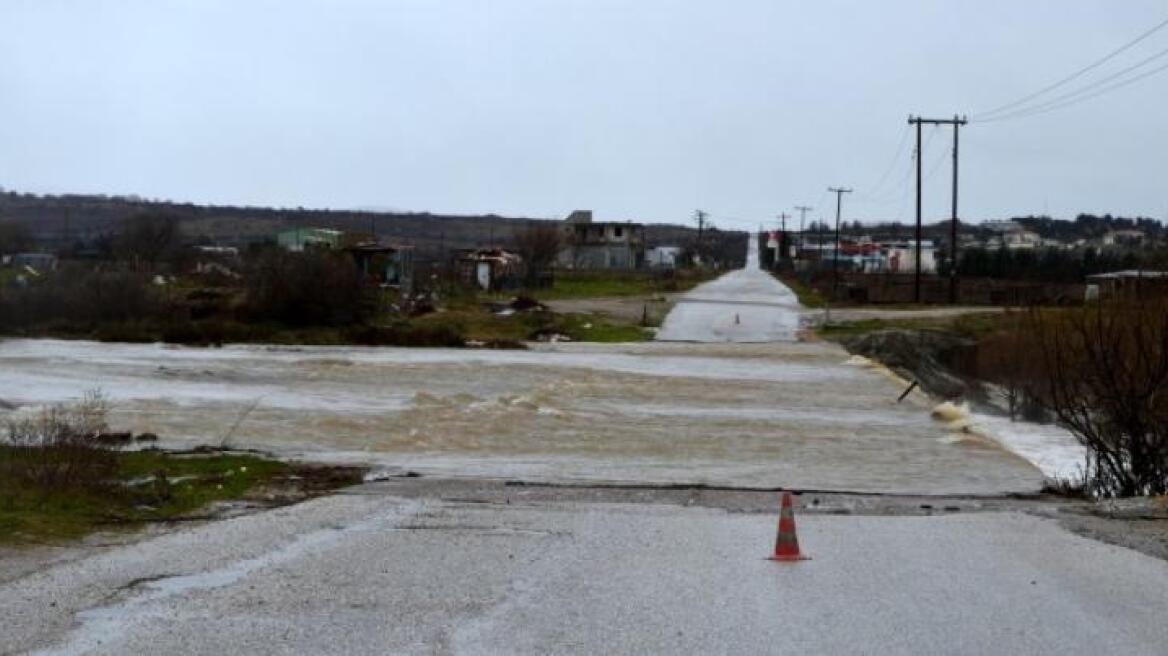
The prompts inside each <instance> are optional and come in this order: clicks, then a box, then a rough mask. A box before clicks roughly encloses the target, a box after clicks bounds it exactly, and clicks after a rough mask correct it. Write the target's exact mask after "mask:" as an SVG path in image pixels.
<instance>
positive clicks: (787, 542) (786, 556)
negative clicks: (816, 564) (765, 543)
mask: <svg viewBox="0 0 1168 656" xmlns="http://www.w3.org/2000/svg"><path fill="white" fill-rule="evenodd" d="M768 560H781V561H794V560H811V558H810V557H808V556H804V555H803V554H801V553H799V538H798V537H796V536H795V509H794V508H793V507H792V502H791V493H790V492H783V506H782V508H781V509H780V510H779V534H778V537H776V538H775V555H773V556H771V557H770V558H769V559H768Z"/></svg>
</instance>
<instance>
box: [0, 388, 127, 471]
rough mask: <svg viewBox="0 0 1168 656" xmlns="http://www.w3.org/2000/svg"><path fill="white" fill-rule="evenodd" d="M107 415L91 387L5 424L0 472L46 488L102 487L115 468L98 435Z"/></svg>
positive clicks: (106, 405)
mask: <svg viewBox="0 0 1168 656" xmlns="http://www.w3.org/2000/svg"><path fill="white" fill-rule="evenodd" d="M108 413H109V403H108V402H107V401H106V399H105V398H104V397H103V396H102V395H101V393H100V392H97V391H94V392H90V393H88V394H86V395H85V397H84V398H83V399H82V400H81V401H78V402H76V403H72V404H58V405H54V406H50V407H48V408H45V409H44V410H42V411H41V412H40V413H39V414H37V415H36V416H35V417H31V418H27V419H20V420H14V421H10V422H8V424H7V426H6V428H5V434H4V445H5V446H6V447H7V448H6V449H3V451H0V456H2V457H3V459H0V470H5V473H6V475H7V476H10V477H11V479H12V480H16V481H20V482H22V483H24V484H27V485H30V486H33V487H36V488H39V489H42V490H46V491H53V490H60V489H79V488H86V489H95V488H99V487H103V486H104V485H106V483H107V481H108V480H109V478H110V477H111V475H112V474H113V473H114V471H115V469H116V466H117V461H116V459H115V454H114V452H113V450H112V448H111V447H110V446H109V445H108V444H107V443H105V441H104V440H103V439H102V435H103V434H104V433H105V431H106V430H107V429H108V424H107V421H106V417H107V415H108Z"/></svg>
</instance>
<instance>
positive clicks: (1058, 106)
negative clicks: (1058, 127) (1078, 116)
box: [976, 50, 1168, 123]
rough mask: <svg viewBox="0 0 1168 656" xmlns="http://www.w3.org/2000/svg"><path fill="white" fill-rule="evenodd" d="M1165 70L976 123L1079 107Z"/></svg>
mask: <svg viewBox="0 0 1168 656" xmlns="http://www.w3.org/2000/svg"><path fill="white" fill-rule="evenodd" d="M1163 54H1168V50H1166V51H1164V53H1163ZM1164 70H1168V64H1162V65H1160V66H1157V67H1156V68H1153V69H1152V70H1150V71H1144V72H1143V73H1141V74H1139V75H1137V76H1135V77H1131V78H1128V79H1126V80H1122V81H1120V82H1116V83H1114V84H1110V85H1108V86H1105V87H1103V88H1102V89H1099V90H1098V91H1095V92H1094V93H1089V94H1087V95H1085V96H1082V95H1078V94H1077V93H1076V94H1069V95H1075V96H1077V97H1074V98H1071V99H1068V100H1065V101H1063V102H1058V101H1050V102H1047V103H1042V104H1040V105H1036V106H1034V107H1029V108H1026V109H1020V110H1018V111H1016V112H1010V113H1008V114H1004V115H1002V116H996V117H994V118H987V119H982V120H979V121H976V122H977V123H993V122H995V121H1005V120H1007V119H1014V118H1027V117H1030V116H1036V115H1038V114H1045V113H1047V112H1053V111H1055V110H1058V109H1063V108H1064V107H1070V106H1072V105H1077V104H1079V103H1081V102H1086V101H1088V100H1091V99H1092V98H1098V97H1099V96H1102V95H1104V94H1106V93H1110V92H1111V91H1115V90H1116V89H1120V88H1123V87H1126V86H1128V85H1129V84H1135V83H1136V82H1139V81H1140V80H1143V79H1146V78H1149V77H1151V76H1153V75H1155V74H1157V73H1160V72H1162V71H1164ZM1111 79H1114V78H1111ZM1105 81H1106V80H1105ZM1087 90H1088V89H1086V88H1085V89H1083V90H1081V91H1080V92H1079V93H1081V92H1082V91H1087ZM1051 102H1054V103H1056V104H1054V105H1051V104H1050V103H1051Z"/></svg>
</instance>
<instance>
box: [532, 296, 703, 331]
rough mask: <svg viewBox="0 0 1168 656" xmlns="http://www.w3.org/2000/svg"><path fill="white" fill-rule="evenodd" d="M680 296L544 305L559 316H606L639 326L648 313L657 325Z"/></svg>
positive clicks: (585, 299) (565, 302)
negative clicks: (577, 314) (593, 314)
mask: <svg viewBox="0 0 1168 656" xmlns="http://www.w3.org/2000/svg"><path fill="white" fill-rule="evenodd" d="M678 296H680V294H661V295H657V296H609V297H601V298H574V299H564V300H557V301H545V302H544V304H545V305H547V306H548V307H549V308H551V310H552V311H553V312H557V313H559V314H573V313H579V314H592V313H596V314H603V315H606V316H608V317H609V318H611V319H614V320H618V321H627V322H629V323H637V324H639V323H640V322H641V319H642V318H643V317H644V316H645V314H646V313H647V314H648V317H649V323H650V325H657V324H659V323H660V322H661V319H662V318H664V317H665V315H666V314H668V313H669V310H670V308H672V307H673V304H674V302H676V300H677V297H678Z"/></svg>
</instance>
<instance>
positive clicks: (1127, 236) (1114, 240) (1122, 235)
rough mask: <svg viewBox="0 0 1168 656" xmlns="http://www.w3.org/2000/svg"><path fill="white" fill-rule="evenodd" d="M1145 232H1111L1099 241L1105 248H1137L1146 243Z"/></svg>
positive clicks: (1123, 230) (1130, 230) (1122, 230)
mask: <svg viewBox="0 0 1168 656" xmlns="http://www.w3.org/2000/svg"><path fill="white" fill-rule="evenodd" d="M1144 237H1145V235H1144V231H1143V230H1132V229H1121V230H1109V231H1108V232H1107V233H1106V234H1104V235H1103V237H1101V238H1100V239H1099V241H1100V243H1101V244H1102V245H1104V246H1135V245H1138V244H1140V243H1142V242H1143V241H1144Z"/></svg>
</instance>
